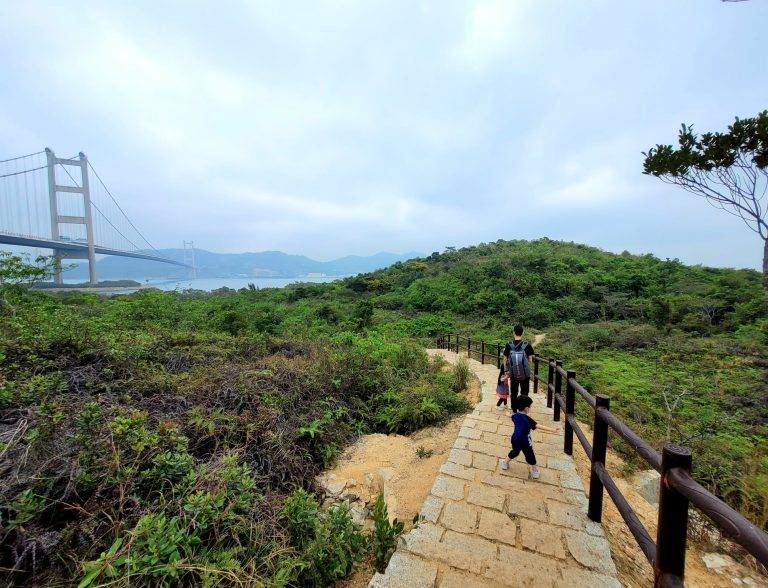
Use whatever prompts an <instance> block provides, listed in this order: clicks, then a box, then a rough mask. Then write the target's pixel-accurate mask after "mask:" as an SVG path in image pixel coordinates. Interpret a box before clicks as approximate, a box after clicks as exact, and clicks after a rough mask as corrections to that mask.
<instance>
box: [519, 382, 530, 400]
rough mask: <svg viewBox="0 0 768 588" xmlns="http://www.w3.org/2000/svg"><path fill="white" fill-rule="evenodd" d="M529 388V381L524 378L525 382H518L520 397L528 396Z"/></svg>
mask: <svg viewBox="0 0 768 588" xmlns="http://www.w3.org/2000/svg"><path fill="white" fill-rule="evenodd" d="M530 387H531V379H530V378H526V379H525V380H522V381H521V382H520V395H521V396H522V395H525V396H528V392H529V391H530Z"/></svg>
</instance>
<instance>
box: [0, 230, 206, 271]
mask: <svg viewBox="0 0 768 588" xmlns="http://www.w3.org/2000/svg"><path fill="white" fill-rule="evenodd" d="M0 243H2V244H5V245H18V246H21V247H38V248H41V249H53V250H57V251H62V252H64V253H65V254H68V255H69V256H70V257H72V258H78V259H79V258H83V259H87V258H88V244H87V243H86V242H84V241H83V242H77V241H59V240H56V239H42V238H39V237H29V236H24V235H15V234H9V233H4V232H1V231H0ZM94 250H95V252H96V253H97V254H100V255H118V256H120V257H135V258H137V259H148V260H150V261H158V262H161V263H169V264H171V265H178V266H180V267H187V268H188V267H191V266H189V265H188V264H186V263H182V262H180V261H174V260H172V259H167V258H165V257H159V256H157V255H150V254H149V253H140V252H134V251H123V250H121V249H111V248H109V247H101V246H99V245H96V246H95V247H94Z"/></svg>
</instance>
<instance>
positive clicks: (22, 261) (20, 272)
mask: <svg viewBox="0 0 768 588" xmlns="http://www.w3.org/2000/svg"><path fill="white" fill-rule="evenodd" d="M53 265H54V261H53V257H51V256H44V255H39V256H38V257H36V258H35V261H34V263H31V262H30V261H29V255H24V256H20V255H13V254H12V253H10V252H8V251H0V287H2V286H31V285H32V284H35V283H37V282H40V281H42V280H45V279H46V278H48V277H49V276H50V275H51V274H52V273H53Z"/></svg>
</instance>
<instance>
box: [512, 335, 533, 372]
mask: <svg viewBox="0 0 768 588" xmlns="http://www.w3.org/2000/svg"><path fill="white" fill-rule="evenodd" d="M509 346H510V348H511V349H510V351H509V373H510V375H511V376H512V377H513V378H514V379H515V380H518V381H520V380H527V379H528V378H530V377H531V366H530V365H528V356H527V355H526V354H525V350H526V348H527V347H528V343H526V342H525V341H512V342H510V344H509Z"/></svg>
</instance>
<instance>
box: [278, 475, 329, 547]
mask: <svg viewBox="0 0 768 588" xmlns="http://www.w3.org/2000/svg"><path fill="white" fill-rule="evenodd" d="M319 512H320V505H319V504H318V503H317V500H316V499H315V497H314V496H312V495H311V494H310V493H309V492H307V491H306V490H304V489H303V488H299V489H297V490H295V491H294V492H293V494H291V495H290V496H289V497H288V498H286V499H285V503H284V504H283V508H282V510H281V511H280V517H281V519H282V521H283V524H284V525H285V527H286V529H287V531H288V536H289V538H290V541H291V545H293V546H294V547H296V548H298V549H303V548H304V546H305V545H306V544H307V543H309V542H310V541H311V540H312V539H313V538H314V537H315V535H316V534H317V527H318V522H319V521H318V513H319Z"/></svg>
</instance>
